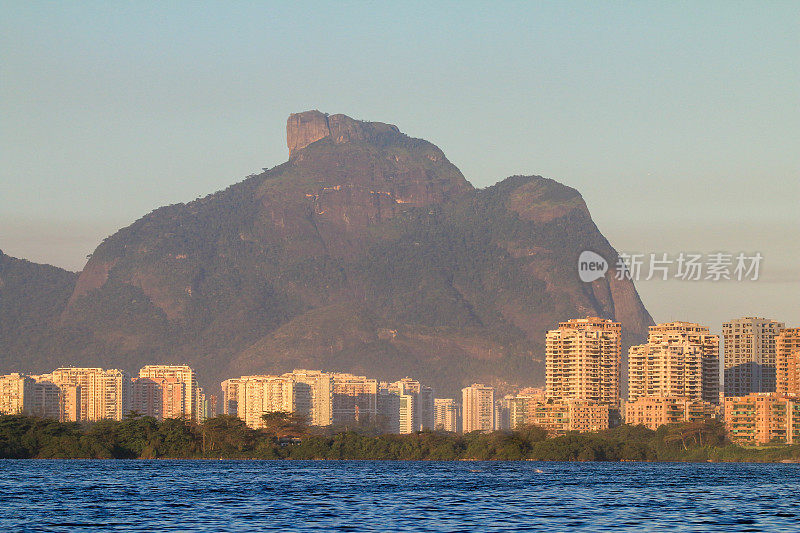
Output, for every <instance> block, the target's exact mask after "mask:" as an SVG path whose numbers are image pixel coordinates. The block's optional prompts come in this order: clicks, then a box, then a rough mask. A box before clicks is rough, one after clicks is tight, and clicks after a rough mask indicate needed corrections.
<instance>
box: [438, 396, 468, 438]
mask: <svg viewBox="0 0 800 533" xmlns="http://www.w3.org/2000/svg"><path fill="white" fill-rule="evenodd" d="M433 410H434V421H433V427H434V429H436V430H437V431H452V432H454V433H459V432H461V409H460V406H459V405H458V403H457V402H456V401H455V400H454V399H453V398H435V399H434V400H433Z"/></svg>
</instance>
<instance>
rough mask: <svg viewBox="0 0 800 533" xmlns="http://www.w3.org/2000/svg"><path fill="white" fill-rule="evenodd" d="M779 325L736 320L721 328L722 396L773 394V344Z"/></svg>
mask: <svg viewBox="0 0 800 533" xmlns="http://www.w3.org/2000/svg"><path fill="white" fill-rule="evenodd" d="M784 328H785V325H784V323H783V322H777V321H775V320H769V319H767V318H760V317H745V318H737V319H735V320H731V321H730V322H726V323H724V324H723V325H722V337H723V341H724V348H725V350H724V367H725V371H724V389H725V396H745V395H748V394H750V393H753V392H775V365H776V348H777V346H776V341H777V336H778V334H779V333H780V332H781V331H783V329H784Z"/></svg>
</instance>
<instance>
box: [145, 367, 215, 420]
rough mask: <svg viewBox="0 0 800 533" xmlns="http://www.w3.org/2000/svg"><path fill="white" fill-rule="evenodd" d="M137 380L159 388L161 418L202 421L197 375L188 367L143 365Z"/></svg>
mask: <svg viewBox="0 0 800 533" xmlns="http://www.w3.org/2000/svg"><path fill="white" fill-rule="evenodd" d="M139 379H142V380H144V379H148V380H151V381H153V382H154V383H156V385H157V386H158V387H160V388H161V394H162V401H161V405H162V412H161V415H162V417H163V418H186V419H189V420H195V421H197V422H202V421H203V418H204V415H203V413H201V409H200V406H201V405H202V401H201V398H200V388H199V386H198V384H197V375H196V374H195V372H194V370H193V369H192V368H191V367H190V366H189V365H145V366H143V367H142V368H141V369H140V370H139ZM137 381H138V380H137Z"/></svg>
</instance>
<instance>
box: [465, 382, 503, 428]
mask: <svg viewBox="0 0 800 533" xmlns="http://www.w3.org/2000/svg"><path fill="white" fill-rule="evenodd" d="M461 410H462V422H461V423H462V428H463V431H464V433H470V432H472V431H493V430H494V428H495V420H494V388H492V387H489V386H487V385H482V384H479V383H474V384H472V385H471V386H469V387H465V388H463V389H461Z"/></svg>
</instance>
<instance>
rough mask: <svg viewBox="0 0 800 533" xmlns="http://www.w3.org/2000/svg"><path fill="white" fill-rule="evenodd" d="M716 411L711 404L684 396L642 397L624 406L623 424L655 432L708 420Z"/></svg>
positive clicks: (715, 407)
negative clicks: (676, 425) (680, 424)
mask: <svg viewBox="0 0 800 533" xmlns="http://www.w3.org/2000/svg"><path fill="white" fill-rule="evenodd" d="M717 409H718V407H717V406H716V405H715V404H713V403H711V402H706V401H703V400H698V399H696V398H687V397H685V396H642V397H640V398H638V399H636V400H633V401H628V402H627V403H626V404H625V423H626V424H630V425H632V426H645V427H647V428H650V429H652V430H656V429H658V428H659V427H661V426H664V425H667V424H677V423H682V422H702V421H705V420H710V419H712V418H715V417H716V415H717Z"/></svg>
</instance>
